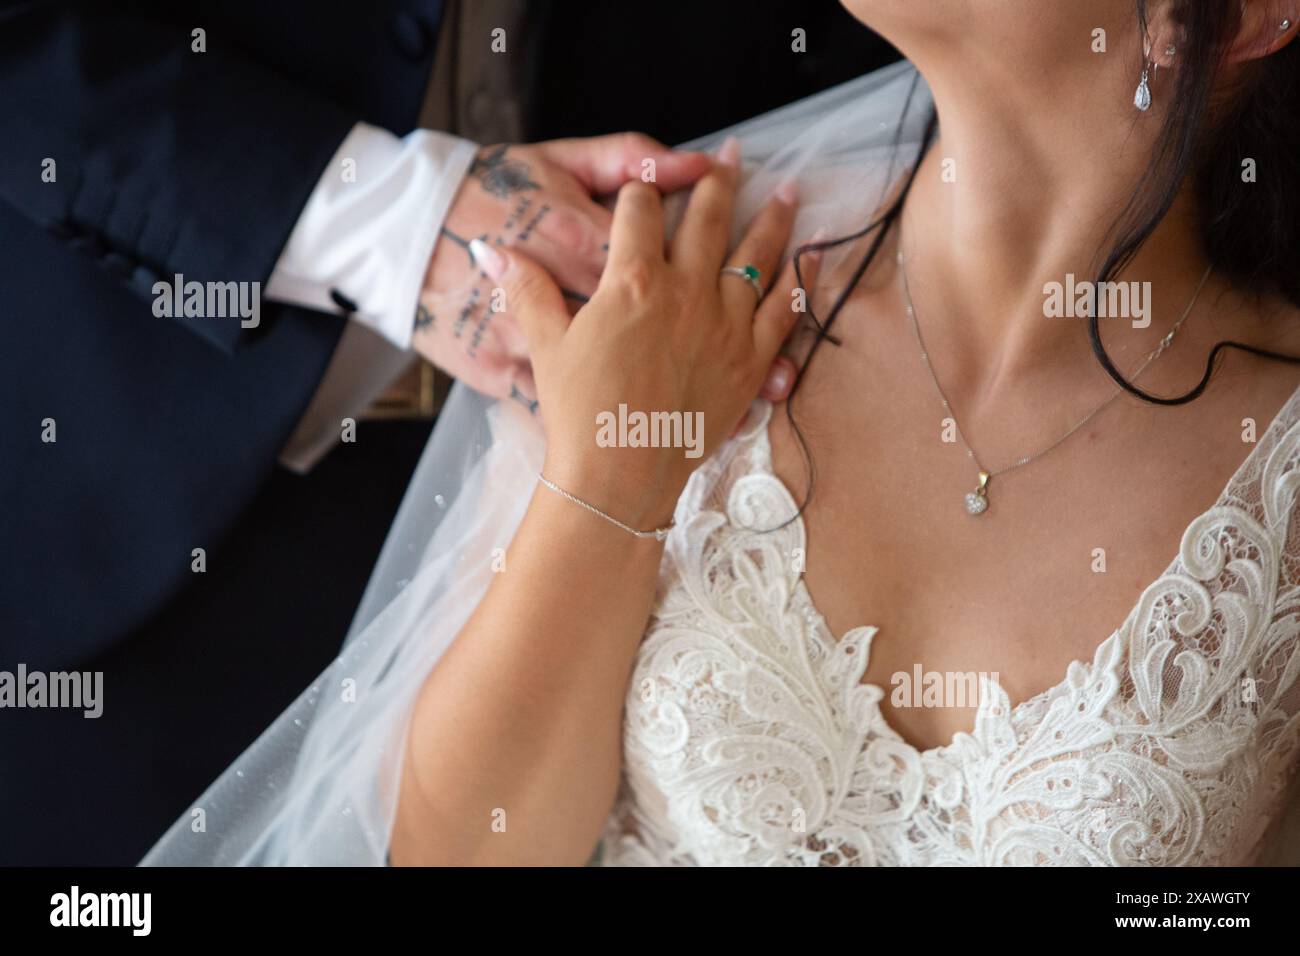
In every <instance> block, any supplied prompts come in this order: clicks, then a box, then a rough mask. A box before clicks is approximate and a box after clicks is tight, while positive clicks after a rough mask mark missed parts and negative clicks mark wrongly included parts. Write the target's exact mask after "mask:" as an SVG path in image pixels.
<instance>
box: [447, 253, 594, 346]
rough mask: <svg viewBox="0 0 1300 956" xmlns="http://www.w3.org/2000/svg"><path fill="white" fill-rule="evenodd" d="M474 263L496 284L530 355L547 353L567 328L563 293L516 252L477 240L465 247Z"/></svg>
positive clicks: (539, 267) (550, 279)
mask: <svg viewBox="0 0 1300 956" xmlns="http://www.w3.org/2000/svg"><path fill="white" fill-rule="evenodd" d="M469 249H470V253H471V254H472V255H473V256H474V262H475V263H476V264H477V265H478V267H479V268H480V269H482V270H483V271H484V272H485V273H487V275H488V277H489V278H491V279H492V280H493V281H495V282H497V283H499V284H500V286H501V288H502V289H503V290H504V291H505V295H506V302H505V306H506V310H507V311H509V312H510V313H511V314H512V315H513V316H514V317H515V319H516V320H518V322H519V325H520V327H521V328H522V329H523V330H524V335H526V336H527V337H528V345H529V348H530V349H531V351H532V352H534V353H541V352H545V351H546V350H548V349H549V348H550V347H551V346H552V345H554V344H555V343H557V342H558V341H559V340H560V337H561V336H563V335H564V330H565V329H566V328H568V325H569V310H568V308H567V307H566V306H565V304H564V293H562V292H561V291H560V287H559V286H558V285H556V284H555V280H554V279H552V278H551V277H550V275H549V274H548V273H547V271H546V270H545V269H543V268H542V267H541V266H539V265H538V264H537V263H536V262H534V261H533V260H532V259H530V258H529V257H528V256H526V255H524V254H523V253H522V252H520V251H519V250H518V249H514V248H511V249H503V248H500V247H494V246H489V245H488V244H487V243H486V242H484V241H483V240H481V239H475V240H473V241H472V242H470V244H469Z"/></svg>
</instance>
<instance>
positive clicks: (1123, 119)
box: [901, 77, 1206, 392]
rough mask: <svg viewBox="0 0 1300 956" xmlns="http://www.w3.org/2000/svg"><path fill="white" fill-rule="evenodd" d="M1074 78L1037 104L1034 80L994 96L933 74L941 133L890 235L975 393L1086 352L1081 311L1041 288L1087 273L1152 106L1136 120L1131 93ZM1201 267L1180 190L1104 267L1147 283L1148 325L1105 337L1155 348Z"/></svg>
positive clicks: (1132, 348) (1093, 271)
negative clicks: (1142, 238) (1151, 228)
mask: <svg viewBox="0 0 1300 956" xmlns="http://www.w3.org/2000/svg"><path fill="white" fill-rule="evenodd" d="M1077 86H1078V87H1079V89H1078V90H1077V91H1076V92H1073V93H1071V92H1070V91H1069V90H1068V89H1065V88H1058V89H1053V90H1050V91H1047V94H1048V96H1049V97H1050V98H1049V99H1048V100H1046V101H1044V99H1043V95H1042V93H1041V91H1039V92H1035V91H1033V90H1020V91H1019V93H1020V95H1019V96H1015V97H1007V96H1005V95H1003V96H999V95H998V94H997V91H995V90H993V89H987V88H986V89H981V88H980V85H979V83H978V82H976V81H974V80H973V79H972V78H970V77H966V78H962V79H961V80H959V81H957V82H954V83H952V84H947V83H945V82H944V81H943V78H939V79H938V80H933V81H932V82H931V89H932V91H933V93H934V96H935V101H936V103H937V106H938V112H939V121H940V134H939V138H938V139H937V141H936V142H935V143H934V144H933V146H932V148H931V149H930V150H929V152H928V153H927V155H926V157H925V159H924V160H923V162H922V165H921V168H920V170H919V171H918V174H917V177H916V180H915V183H914V184H913V187H912V191H911V193H910V194H909V196H908V198H907V200H906V203H905V208H904V213H903V222H902V230H901V232H902V240H901V241H902V244H903V250H904V253H905V255H906V256H907V259H908V263H909V265H908V275H909V279H910V280H911V284H912V287H913V292H914V296H915V298H916V299H917V308H918V310H919V311H924V313H925V318H926V320H927V323H928V324H929V325H931V326H932V327H936V328H937V329H938V330H939V331H938V334H941V335H942V336H944V338H945V339H947V340H948V342H949V347H950V348H951V350H952V351H953V352H954V353H955V354H956V355H958V356H962V359H961V361H962V362H963V364H964V366H965V367H964V368H962V369H960V374H961V376H962V378H963V379H965V380H966V382H967V384H968V387H970V388H973V389H975V390H978V391H982V392H990V391H995V390H997V389H998V388H999V387H1000V386H1001V385H1002V384H1003V383H1004V381H1005V380H1006V379H1008V378H1009V377H1015V376H1017V375H1019V374H1020V373H1021V372H1023V371H1024V370H1025V369H1027V368H1031V367H1032V368H1036V369H1039V370H1042V369H1043V368H1044V364H1045V363H1047V364H1048V365H1050V364H1051V363H1053V362H1060V363H1063V364H1067V363H1068V364H1070V365H1075V366H1077V363H1078V359H1079V357H1080V356H1081V355H1084V354H1086V353H1087V349H1088V346H1087V343H1086V336H1084V335H1083V334H1082V325H1081V323H1080V322H1076V321H1070V320H1060V319H1058V320H1052V319H1049V318H1047V317H1046V316H1045V313H1044V303H1045V298H1046V297H1045V294H1044V286H1045V284H1047V283H1051V282H1057V283H1066V282H1067V276H1069V275H1073V276H1074V278H1075V280H1076V282H1080V283H1081V282H1085V281H1089V280H1092V279H1095V278H1096V275H1097V272H1098V270H1099V268H1100V266H1101V264H1102V260H1103V259H1104V258H1105V252H1106V251H1108V250H1109V248H1110V246H1111V245H1113V243H1114V240H1115V238H1116V235H1115V232H1114V227H1115V224H1116V221H1117V219H1118V218H1119V216H1120V215H1121V214H1122V213H1123V211H1124V209H1125V206H1126V204H1127V203H1128V202H1129V200H1130V198H1131V197H1132V196H1133V194H1134V192H1135V190H1136V189H1137V188H1138V183H1139V181H1140V179H1141V176H1142V173H1143V171H1144V170H1145V168H1146V166H1147V164H1148V163H1149V160H1150V157H1151V155H1152V150H1153V147H1154V144H1155V137H1156V135H1157V129H1158V127H1159V123H1160V117H1159V116H1155V115H1143V116H1140V117H1138V118H1137V120H1136V121H1135V118H1134V110H1133V107H1132V105H1131V93H1130V94H1129V99H1128V100H1124V99H1123V98H1122V97H1121V99H1120V103H1119V105H1118V106H1116V105H1114V104H1113V103H1110V104H1107V103H1106V99H1105V98H1104V97H1107V94H1105V93H1103V92H1101V91H1099V90H1098V89H1097V88H1096V87H1095V86H1091V85H1089V84H1088V83H1085V82H1082V80H1081V81H1080V82H1079V83H1078V84H1077ZM1109 98H1111V99H1113V93H1112V94H1110V95H1109ZM1153 112H1154V111H1153ZM1205 264H1206V263H1205V259H1204V257H1203V254H1202V253H1201V251H1200V244H1199V241H1198V237H1197V232H1196V226H1195V216H1194V210H1193V208H1192V200H1191V196H1190V191H1189V190H1186V189H1185V190H1184V191H1183V193H1182V194H1181V195H1180V196H1179V198H1178V200H1177V201H1176V203H1175V207H1174V209H1173V211H1172V212H1171V213H1170V214H1169V215H1168V216H1166V218H1165V219H1164V220H1163V221H1162V222H1161V224H1160V225H1159V226H1158V227H1157V229H1156V231H1155V233H1154V234H1153V235H1152V236H1151V238H1150V239H1149V240H1148V241H1147V242H1146V243H1145V245H1144V246H1143V248H1142V249H1141V250H1140V251H1139V253H1138V255H1137V256H1136V257H1135V259H1134V260H1133V262H1132V263H1131V264H1130V266H1129V267H1128V268H1127V269H1125V270H1124V273H1123V275H1121V276H1116V277H1113V278H1117V279H1124V280H1135V281H1141V282H1150V283H1152V285H1151V286H1150V287H1149V288H1150V289H1151V290H1152V303H1151V306H1152V310H1151V311H1152V320H1151V326H1150V327H1149V328H1146V329H1142V328H1134V327H1133V323H1130V322H1123V323H1118V322H1116V323H1111V324H1109V325H1108V326H1107V327H1106V328H1105V329H1104V330H1103V332H1104V335H1105V337H1106V339H1107V342H1108V345H1109V344H1110V343H1113V344H1114V345H1115V347H1116V348H1117V350H1120V351H1122V352H1124V353H1130V352H1131V353H1132V354H1133V355H1135V356H1136V355H1138V354H1139V353H1140V352H1142V351H1143V350H1145V349H1147V348H1148V347H1149V346H1150V345H1153V344H1154V342H1155V341H1156V340H1158V339H1159V338H1160V337H1161V336H1162V335H1164V333H1165V331H1167V328H1168V326H1169V324H1170V323H1172V322H1173V321H1174V319H1175V318H1176V317H1177V313H1178V312H1179V311H1181V308H1182V305H1183V304H1184V303H1185V302H1186V297H1187V296H1188V295H1190V294H1191V292H1192V290H1193V289H1194V288H1195V286H1196V283H1197V280H1198V279H1199V278H1200V276H1201V274H1202V273H1203V272H1204V269H1205ZM922 299H924V302H922ZM1121 367H1123V366H1122V365H1121Z"/></svg>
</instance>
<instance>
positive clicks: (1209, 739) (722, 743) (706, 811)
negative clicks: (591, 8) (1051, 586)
mask: <svg viewBox="0 0 1300 956" xmlns="http://www.w3.org/2000/svg"><path fill="white" fill-rule="evenodd" d="M1298 413H1300V392H1297V393H1296V395H1294V396H1293V397H1292V398H1291V400H1290V401H1289V402H1288V403H1287V405H1286V406H1285V408H1284V409H1283V410H1282V412H1281V414H1280V415H1279V416H1278V418H1277V419H1276V421H1275V422H1274V423H1273V425H1272V427H1271V428H1270V429H1269V430H1268V431H1267V433H1266V434H1265V435H1264V437H1263V439H1262V440H1261V441H1260V442H1259V443H1258V445H1257V447H1256V448H1255V449H1254V450H1253V452H1252V453H1251V455H1250V457H1249V459H1248V460H1247V461H1246V463H1245V464H1244V465H1243V466H1242V467H1241V469H1240V470H1239V472H1238V473H1237V474H1236V476H1235V477H1234V478H1233V479H1232V481H1231V483H1230V484H1229V485H1228V487H1227V488H1226V489H1225V491H1224V493H1223V495H1222V496H1221V497H1220V499H1219V501H1218V502H1217V503H1215V505H1214V506H1213V507H1212V508H1210V509H1209V510H1208V511H1206V512H1205V513H1204V514H1203V515H1202V516H1201V517H1199V518H1198V519H1197V520H1196V521H1195V522H1193V523H1192V525H1191V526H1190V527H1189V528H1188V529H1187V531H1186V534H1185V535H1184V536H1183V541H1182V547H1181V549H1180V551H1179V554H1178V557H1177V558H1176V559H1175V560H1174V561H1173V563H1172V564H1171V565H1170V566H1169V568H1168V570H1167V571H1166V573H1165V574H1164V576H1162V577H1161V578H1160V579H1159V580H1158V581H1156V582H1155V583H1153V584H1152V585H1151V586H1150V587H1149V588H1147V590H1146V592H1145V593H1144V594H1143V595H1142V598H1141V600H1140V601H1139V603H1138V605H1137V607H1135V608H1134V609H1133V611H1132V613H1131V614H1130V615H1129V617H1128V620H1127V621H1125V623H1124V625H1123V626H1122V627H1121V628H1120V629H1119V630H1117V631H1116V632H1115V633H1114V634H1112V635H1111V636H1110V637H1108V638H1106V639H1105V640H1104V641H1101V643H1100V646H1099V647H1098V648H1097V652H1096V654H1095V655H1094V657H1093V659H1092V661H1091V663H1080V662H1076V663H1074V664H1072V665H1071V666H1070V668H1069V670H1068V672H1067V673H1066V674H1064V675H1063V677H1062V680H1061V682H1060V683H1059V684H1057V685H1056V686H1055V687H1053V688H1051V689H1050V690H1047V691H1045V692H1043V693H1042V694H1039V695H1038V696H1036V697H1034V698H1033V699H1032V700H1028V701H1025V702H1024V703H1021V704H1019V705H1017V706H1015V707H1012V706H1011V705H1010V702H1009V701H1008V699H1007V696H1006V694H1005V693H1004V692H1003V691H1002V689H1001V688H1000V687H998V686H997V684H996V682H993V683H991V685H990V686H989V688H988V689H989V691H990V692H989V693H987V694H985V695H983V701H982V704H981V707H980V709H979V712H978V716H977V719H976V722H975V727H974V731H973V733H969V734H967V733H959V734H957V735H956V736H955V737H954V738H953V740H952V742H951V743H949V744H948V745H946V746H943V747H936V748H932V749H929V750H924V751H918V750H917V749H916V748H915V747H912V746H910V745H909V744H907V743H906V742H904V741H903V739H902V738H901V737H900V736H899V735H898V734H897V733H896V732H895V731H894V730H893V728H891V727H890V726H889V724H888V723H886V721H885V720H884V718H883V717H882V714H881V710H880V707H879V701H880V700H881V698H882V696H883V691H882V690H881V688H879V687H877V686H874V685H870V684H863V683H862V682H861V680H862V675H863V672H864V671H865V670H866V667H867V662H868V654H869V653H870V648H871V640H872V637H873V636H874V634H875V629H874V628H872V627H869V626H863V627H857V628H854V629H853V630H851V631H850V632H849V633H847V634H845V635H844V636H843V638H842V639H841V640H839V641H836V639H835V637H834V636H833V635H832V634H831V633H830V632H829V631H828V630H827V627H826V624H825V622H824V621H823V619H822V617H821V615H820V614H819V613H818V612H817V609H816V608H815V607H814V606H813V604H812V601H811V600H810V598H809V594H808V591H807V590H806V589H805V588H804V585H803V581H802V578H801V575H800V574H799V573H798V572H797V571H796V570H794V567H795V562H794V561H792V560H791V556H792V555H794V554H798V553H803V552H802V551H796V550H795V549H803V548H804V545H805V542H804V528H803V524H802V522H801V521H800V520H798V519H796V520H795V521H793V522H791V523H789V524H787V525H786V526H785V527H784V528H782V529H781V530H778V531H770V530H767V529H772V528H776V527H778V526H779V525H781V524H782V523H783V522H785V521H786V520H787V519H789V518H790V517H791V516H793V515H794V514H795V512H796V506H795V502H794V500H793V499H792V498H791V496H790V494H789V492H788V491H787V489H786V488H785V486H784V485H783V484H782V483H781V481H780V480H779V479H778V478H777V477H776V476H775V475H774V474H773V471H772V466H771V458H770V449H769V445H768V433H767V423H768V420H769V418H770V406H768V405H766V403H761V402H760V403H758V404H757V405H756V407H755V414H752V415H751V420H752V424H751V426H750V427H748V428H747V429H746V430H745V432H744V433H743V434H741V435H740V436H738V437H737V439H736V440H735V441H733V442H732V443H731V445H730V446H729V447H728V448H727V449H726V450H725V451H724V452H723V453H722V454H720V455H719V456H717V457H715V458H714V459H712V460H710V461H709V462H707V463H706V464H705V465H704V466H703V468H702V469H701V470H700V471H699V472H698V473H697V474H696V475H695V476H693V478H692V480H691V482H690V485H689V486H688V488H687V491H686V494H685V495H684V496H683V498H682V501H681V504H680V505H679V508H678V511H677V515H676V520H677V523H678V527H677V528H676V529H675V530H674V532H673V533H672V535H671V536H670V537H669V540H668V544H667V550H666V554H665V560H664V565H663V570H662V573H661V588H660V593H659V596H658V602H657V604H656V607H655V611H654V616H653V618H652V620H651V623H650V626H649V628H648V629H647V631H646V636H645V640H644V642H643V643H642V645H641V647H640V650H639V652H638V654H637V660H636V665H635V671H634V674H633V678H632V681H631V686H630V688H629V692H628V697H627V703H626V717H625V730H624V741H625V742H624V748H625V754H624V760H625V771H624V777H623V783H622V787H621V791H620V794H619V798H618V803H617V806H616V808H615V813H614V814H613V816H612V817H611V819H610V822H609V825H608V826H607V828H606V833H605V838H604V859H603V862H604V863H605V864H607V865H695V864H702V865H719V864H724V865H725V864H745V865H810V866H817V865H821V866H844V865H933V864H980V865H991V864H1034V865H1042V864H1065V865H1071V864H1073V865H1079V864H1114V865H1124V864H1154V865H1164V866H1169V865H1182V864H1197V865H1204V864H1232V865H1244V864H1250V863H1253V862H1255V861H1256V859H1257V857H1258V855H1259V852H1260V849H1261V847H1260V840H1261V836H1262V835H1263V834H1264V832H1265V831H1266V829H1267V828H1268V826H1269V824H1270V823H1271V822H1273V821H1274V820H1276V819H1277V818H1278V815H1279V813H1280V811H1281V810H1282V807H1283V801H1284V798H1285V797H1286V791H1287V785H1288V782H1289V779H1290V775H1291V774H1292V772H1293V771H1294V769H1295V766H1296V757H1297V744H1298V743H1300V681H1298V680H1297V678H1298V677H1300V539H1297V538H1296V537H1295V535H1294V532H1295V531H1296V530H1297V524H1296V522H1295V520H1294V517H1295V516H1294V510H1295V493H1296V489H1297V487H1298V486H1300V467H1297V466H1298V465H1300V424H1298V423H1297V415H1298ZM751 529H760V530H758V531H757V532H756V531H755V530H751ZM1288 535H1290V542H1289V543H1288Z"/></svg>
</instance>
